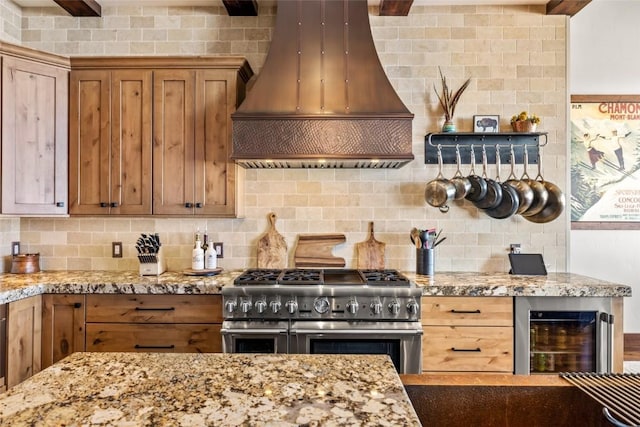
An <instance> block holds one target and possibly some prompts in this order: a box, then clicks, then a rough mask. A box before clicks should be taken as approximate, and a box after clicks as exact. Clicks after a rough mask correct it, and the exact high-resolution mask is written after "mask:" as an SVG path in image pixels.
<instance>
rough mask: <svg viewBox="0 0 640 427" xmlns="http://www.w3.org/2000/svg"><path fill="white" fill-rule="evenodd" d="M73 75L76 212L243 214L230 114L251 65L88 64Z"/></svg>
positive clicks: (80, 63)
mask: <svg viewBox="0 0 640 427" xmlns="http://www.w3.org/2000/svg"><path fill="white" fill-rule="evenodd" d="M71 69H72V71H71V89H70V93H71V101H70V111H71V118H70V135H71V136H70V148H69V153H70V173H69V189H70V213H71V214H80V215H95V214H107V213H109V214H135V215H147V214H154V215H163V216H171V215H180V216H185V215H206V216H216V217H235V216H238V215H240V214H241V206H240V204H239V197H238V194H237V189H238V184H239V174H240V173H241V171H240V170H239V169H238V167H237V166H236V164H235V163H234V162H233V161H232V160H231V159H230V156H231V136H232V132H231V113H232V112H234V111H235V109H236V107H237V106H238V105H239V104H240V102H242V100H243V99H244V92H245V84H246V82H247V80H248V79H249V78H250V77H251V75H252V74H253V72H252V71H251V68H250V67H249V65H248V63H247V62H246V60H244V59H243V58H238V57H191V58H189V57H122V58H115V57H110V58H105V57H102V58H97V57H91V58H72V59H71ZM109 105H111V106H112V107H111V108H109Z"/></svg>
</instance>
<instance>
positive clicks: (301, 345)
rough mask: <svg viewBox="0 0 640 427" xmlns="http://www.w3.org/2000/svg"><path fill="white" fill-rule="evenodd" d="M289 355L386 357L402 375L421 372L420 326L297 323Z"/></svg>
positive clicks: (413, 324) (321, 322) (324, 322)
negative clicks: (375, 355)
mask: <svg viewBox="0 0 640 427" xmlns="http://www.w3.org/2000/svg"><path fill="white" fill-rule="evenodd" d="M290 352H291V353H299V354H387V355H389V356H390V357H391V360H392V361H393V364H394V365H395V367H396V370H397V371H398V372H399V373H401V374H419V373H421V371H422V325H421V324H420V322H365V321H362V322H360V321H358V322H349V321H296V322H293V323H292V325H291V330H290Z"/></svg>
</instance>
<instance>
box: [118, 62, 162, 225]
mask: <svg viewBox="0 0 640 427" xmlns="http://www.w3.org/2000/svg"><path fill="white" fill-rule="evenodd" d="M112 84H113V87H112V91H111V93H112V100H111V105H112V108H113V110H112V113H111V117H112V120H111V121H112V124H111V136H112V145H111V198H110V200H111V202H116V204H117V205H116V206H114V207H112V208H111V213H112V214H138V215H140V214H151V99H152V97H151V90H152V87H151V71H143V70H118V71H114V72H113V75H112Z"/></svg>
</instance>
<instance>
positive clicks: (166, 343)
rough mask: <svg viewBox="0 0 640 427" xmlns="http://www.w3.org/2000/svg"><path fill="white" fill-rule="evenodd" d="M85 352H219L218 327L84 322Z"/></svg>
mask: <svg viewBox="0 0 640 427" xmlns="http://www.w3.org/2000/svg"><path fill="white" fill-rule="evenodd" d="M86 327H87V351H124V352H128V351H131V352H166V353H221V352H222V337H221V335H220V327H221V325H220V324H127V323H88V324H87V326H86Z"/></svg>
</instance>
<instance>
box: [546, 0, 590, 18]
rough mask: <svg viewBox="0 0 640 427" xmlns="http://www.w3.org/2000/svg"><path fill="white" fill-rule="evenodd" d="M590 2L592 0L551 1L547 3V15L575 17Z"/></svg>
mask: <svg viewBox="0 0 640 427" xmlns="http://www.w3.org/2000/svg"><path fill="white" fill-rule="evenodd" d="M590 2H591V0H551V1H550V2H549V3H547V15H569V16H573V15H575V14H576V13H578V12H580V10H581V9H582V8H583V7H585V6H586V5H588V4H589V3H590Z"/></svg>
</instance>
